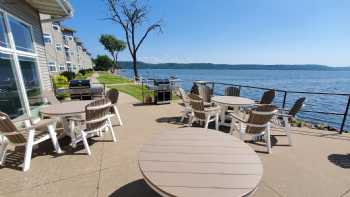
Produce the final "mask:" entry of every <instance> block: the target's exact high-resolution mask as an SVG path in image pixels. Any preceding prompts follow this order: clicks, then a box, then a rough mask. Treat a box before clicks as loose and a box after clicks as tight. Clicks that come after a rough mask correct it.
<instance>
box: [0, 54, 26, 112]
mask: <svg viewBox="0 0 350 197" xmlns="http://www.w3.org/2000/svg"><path fill="white" fill-rule="evenodd" d="M17 83H18V80H17V77H16V75H15V72H14V62H13V56H12V55H8V54H3V53H0V110H1V111H3V112H5V113H6V114H8V115H9V116H10V117H11V118H15V117H18V116H20V115H22V114H23V113H24V108H23V103H22V99H21V97H20V95H21V94H20V91H19V88H18V84H17Z"/></svg>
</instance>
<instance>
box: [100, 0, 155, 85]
mask: <svg viewBox="0 0 350 197" xmlns="http://www.w3.org/2000/svg"><path fill="white" fill-rule="evenodd" d="M106 3H107V9H108V11H109V12H108V18H107V19H109V20H111V21H113V22H115V23H117V24H119V25H120V26H121V27H122V29H123V30H124V34H125V38H126V43H127V46H128V49H129V52H130V55H131V58H132V63H133V69H134V76H135V79H136V80H138V79H139V75H138V72H137V52H138V50H139V49H140V46H141V44H142V43H143V41H145V39H146V38H147V36H148V35H149V33H150V32H152V31H155V30H159V31H160V32H161V31H162V28H161V24H160V21H158V22H155V23H153V24H150V25H149V26H148V27H146V28H141V26H142V25H143V24H144V23H145V22H146V21H147V15H148V13H149V9H148V6H147V5H142V4H140V3H139V1H138V0H106ZM140 29H144V31H143V32H139V31H138V30H140ZM137 36H140V37H139V39H137V38H136V37H137Z"/></svg>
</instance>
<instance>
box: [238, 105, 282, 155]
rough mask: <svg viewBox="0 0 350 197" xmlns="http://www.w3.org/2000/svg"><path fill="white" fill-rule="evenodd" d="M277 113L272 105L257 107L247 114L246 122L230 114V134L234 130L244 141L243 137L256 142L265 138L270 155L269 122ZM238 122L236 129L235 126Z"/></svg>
mask: <svg viewBox="0 0 350 197" xmlns="http://www.w3.org/2000/svg"><path fill="white" fill-rule="evenodd" d="M277 112H278V110H277V108H276V107H275V106H273V105H263V106H259V107H257V108H255V109H253V110H251V111H250V112H249V117H248V119H247V120H243V119H242V118H240V117H238V116H237V115H236V114H234V113H231V116H232V125H231V134H232V133H233V131H234V129H235V130H237V131H238V132H239V136H240V138H241V139H242V140H244V136H245V135H251V136H252V140H253V141H256V140H257V139H259V138H260V137H264V138H265V142H266V147H267V152H268V153H271V139H270V137H271V126H270V121H271V119H272V117H273V116H274V115H275V114H276V113H277ZM236 121H238V123H239V124H238V127H237V125H236Z"/></svg>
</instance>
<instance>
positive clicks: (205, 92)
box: [198, 85, 212, 103]
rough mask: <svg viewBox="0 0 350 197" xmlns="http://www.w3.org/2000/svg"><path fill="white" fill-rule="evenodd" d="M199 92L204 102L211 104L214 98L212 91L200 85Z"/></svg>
mask: <svg viewBox="0 0 350 197" xmlns="http://www.w3.org/2000/svg"><path fill="white" fill-rule="evenodd" d="M198 90H199V96H201V97H202V99H203V101H204V102H207V103H210V101H211V97H212V90H211V88H210V87H209V86H207V85H200V86H199V87H198Z"/></svg>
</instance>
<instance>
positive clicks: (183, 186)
mask: <svg viewBox="0 0 350 197" xmlns="http://www.w3.org/2000/svg"><path fill="white" fill-rule="evenodd" d="M139 167H140V170H141V173H142V175H143V177H144V179H145V181H146V182H147V183H148V184H149V185H150V187H152V188H153V189H154V190H155V191H157V192H158V193H160V194H163V195H167V196H208V197H209V196H230V197H232V196H244V195H247V194H250V193H251V192H253V191H254V190H255V188H256V187H257V185H258V184H259V182H260V180H261V178H262V174H263V167H262V163H261V160H260V158H259V157H258V155H257V154H256V153H255V152H254V151H253V150H252V149H251V148H250V147H249V146H248V145H247V144H245V143H244V142H243V141H241V140H239V139H238V138H236V137H234V136H232V135H229V134H226V133H222V132H219V131H215V130H206V129H203V128H181V129H174V130H168V131H164V132H161V133H158V134H156V135H155V136H154V138H153V139H152V140H151V141H150V142H148V143H146V144H144V146H143V147H142V149H141V151H140V155H139Z"/></svg>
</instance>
